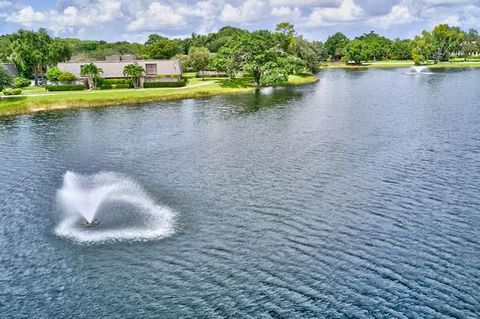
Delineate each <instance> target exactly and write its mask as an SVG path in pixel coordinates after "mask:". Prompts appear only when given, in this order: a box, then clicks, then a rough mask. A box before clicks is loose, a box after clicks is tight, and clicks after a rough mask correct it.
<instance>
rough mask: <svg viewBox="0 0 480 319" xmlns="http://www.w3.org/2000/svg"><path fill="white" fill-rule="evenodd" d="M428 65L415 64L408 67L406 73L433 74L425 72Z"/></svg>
mask: <svg viewBox="0 0 480 319" xmlns="http://www.w3.org/2000/svg"><path fill="white" fill-rule="evenodd" d="M426 70H428V66H424V65H415V66H412V67H411V68H410V71H408V72H407V73H406V74H411V75H412V74H413V75H418V74H433V73H432V72H427V71H426Z"/></svg>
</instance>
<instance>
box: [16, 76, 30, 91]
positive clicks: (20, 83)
mask: <svg viewBox="0 0 480 319" xmlns="http://www.w3.org/2000/svg"><path fill="white" fill-rule="evenodd" d="M27 86H30V80H29V79H26V78H22V77H18V78H15V87H16V88H17V89H19V88H24V87H27Z"/></svg>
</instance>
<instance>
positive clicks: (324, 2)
mask: <svg viewBox="0 0 480 319" xmlns="http://www.w3.org/2000/svg"><path fill="white" fill-rule="evenodd" d="M270 4H271V5H272V6H276V7H279V6H290V5H295V6H297V7H306V6H310V7H325V8H329V7H330V8H332V7H333V8H337V7H339V6H340V5H341V4H342V0H296V1H292V0H270Z"/></svg>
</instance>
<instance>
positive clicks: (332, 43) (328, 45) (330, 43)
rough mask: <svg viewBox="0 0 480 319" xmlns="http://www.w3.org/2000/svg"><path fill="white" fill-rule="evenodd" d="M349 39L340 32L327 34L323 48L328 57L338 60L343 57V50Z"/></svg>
mask: <svg viewBox="0 0 480 319" xmlns="http://www.w3.org/2000/svg"><path fill="white" fill-rule="evenodd" d="M349 41H350V40H349V39H348V37H347V36H346V35H345V34H343V33H341V32H337V33H335V34H334V35H331V36H329V37H328V39H327V41H326V42H325V50H326V51H327V54H328V56H329V57H330V59H332V60H333V61H340V60H341V59H342V57H343V50H344V49H345V47H346V46H347V44H348V42H349Z"/></svg>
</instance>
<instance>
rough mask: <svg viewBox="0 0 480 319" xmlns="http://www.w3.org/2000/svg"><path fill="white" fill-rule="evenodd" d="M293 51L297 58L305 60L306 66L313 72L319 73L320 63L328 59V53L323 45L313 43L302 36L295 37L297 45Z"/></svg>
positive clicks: (295, 44)
mask: <svg viewBox="0 0 480 319" xmlns="http://www.w3.org/2000/svg"><path fill="white" fill-rule="evenodd" d="M292 49H293V53H294V54H295V55H296V57H298V58H299V59H301V60H303V64H304V66H306V67H307V69H308V70H309V71H311V72H317V71H318V67H319V65H320V63H321V62H322V61H324V60H326V59H327V53H326V50H325V47H324V45H323V43H321V42H313V43H311V42H308V41H307V40H305V39H304V38H303V37H302V36H297V37H295V43H294V44H293V48H292ZM297 71H298V70H297Z"/></svg>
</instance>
